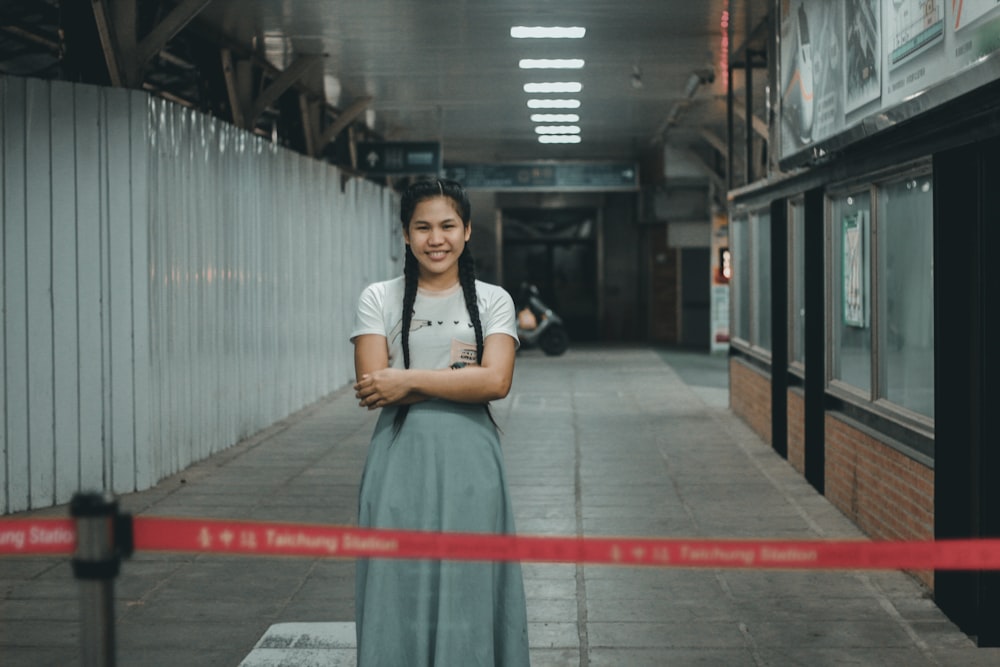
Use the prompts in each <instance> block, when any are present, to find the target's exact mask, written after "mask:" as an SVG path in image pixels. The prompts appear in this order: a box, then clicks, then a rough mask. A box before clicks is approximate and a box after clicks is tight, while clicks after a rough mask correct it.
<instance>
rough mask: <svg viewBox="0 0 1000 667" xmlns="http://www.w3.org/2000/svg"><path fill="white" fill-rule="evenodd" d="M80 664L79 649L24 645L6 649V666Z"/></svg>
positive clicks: (30, 666) (4, 654)
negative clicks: (26, 646)
mask: <svg viewBox="0 0 1000 667" xmlns="http://www.w3.org/2000/svg"><path fill="white" fill-rule="evenodd" d="M74 664H80V651H79V649H71V648H45V647H28V648H25V647H22V648H12V649H7V650H4V652H3V665H4V667H40V666H43V665H45V666H52V667H56V666H57V665H74Z"/></svg>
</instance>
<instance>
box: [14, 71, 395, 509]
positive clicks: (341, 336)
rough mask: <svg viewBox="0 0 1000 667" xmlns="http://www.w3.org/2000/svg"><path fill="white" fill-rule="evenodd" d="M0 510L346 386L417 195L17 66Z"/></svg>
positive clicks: (144, 482) (228, 434)
mask: <svg viewBox="0 0 1000 667" xmlns="http://www.w3.org/2000/svg"><path fill="white" fill-rule="evenodd" d="M0 142H2V151H0V154H2V156H3V160H2V161H0V202H2V204H0V206H2V208H0V213H2V216H3V236H2V251H0V261H2V269H0V280H2V285H0V306H2V309H3V325H2V327H0V354H2V360H3V375H2V378H0V379H2V381H0V405H2V406H3V412H2V422H0V484H2V485H3V488H2V492H0V513H9V512H14V511H18V510H23V509H28V508H36V507H45V506H48V505H52V504H58V503H62V502H66V501H67V500H68V499H69V498H70V496H71V495H72V493H73V492H75V491H77V490H80V489H84V490H95V489H96V490H105V489H106V490H110V491H113V492H115V493H125V492H129V491H133V490H139V489H144V488H148V487H149V486H151V485H153V484H155V483H156V482H157V481H158V480H160V479H162V478H163V477H165V476H166V475H169V474H171V473H174V472H177V471H178V470H181V469H183V468H184V467H186V466H187V465H189V464H190V463H192V462H194V461H197V460H199V459H202V458H204V457H206V456H208V455H210V454H212V453H214V452H218V451H220V450H222V449H224V448H226V447H228V446H230V445H232V444H234V443H236V442H237V441H239V440H240V439H242V438H244V437H246V436H248V435H251V434H252V433H254V432H256V431H259V430H260V429H262V428H265V427H266V426H268V425H269V424H272V423H273V422H275V421H277V420H279V419H281V418H283V417H285V416H287V415H288V414H290V413H292V412H294V411H295V410H298V409H300V408H302V407H304V406H306V405H308V404H309V403H311V402H313V401H315V400H317V399H319V398H321V397H322V396H324V395H326V394H328V393H330V392H331V391H333V390H335V389H338V388H340V387H342V386H344V385H345V384H347V383H348V382H349V380H350V378H351V376H352V375H353V362H352V351H351V347H350V344H349V343H348V341H347V335H348V333H349V329H350V326H351V318H352V316H353V310H354V304H355V300H356V298H357V295H358V293H359V292H360V291H361V289H362V287H363V286H364V285H365V284H367V283H368V282H370V281H372V280H379V279H383V278H386V277H388V276H390V275H393V273H394V272H396V271H397V270H398V269H399V266H398V256H399V254H400V253H399V246H400V244H401V241H400V239H399V236H398V231H397V224H396V222H395V220H396V210H397V208H396V207H397V204H396V201H395V199H394V197H393V196H392V195H391V193H390V192H388V191H387V190H385V189H383V188H380V187H379V186H377V185H375V184H373V183H370V182H367V181H362V180H358V179H351V180H348V181H347V182H346V183H345V184H343V185H342V177H341V174H340V172H339V171H338V170H337V169H336V168H334V167H332V166H330V165H327V164H325V163H322V162H318V161H316V160H311V159H308V158H306V157H304V156H302V155H299V154H297V153H293V152H290V151H287V150H284V149H281V148H279V147H275V146H273V145H271V144H270V143H269V142H266V141H264V140H262V139H261V138H259V137H256V136H253V135H251V134H248V133H246V132H244V131H242V130H239V129H237V128H235V127H233V126H230V125H227V124H225V123H222V122H219V121H218V120H217V119H214V118H210V117H207V116H203V115H201V114H198V113H196V112H193V111H191V110H188V109H184V108H182V107H178V106H176V105H172V104H169V103H167V102H164V101H162V100H158V99H154V98H151V97H149V96H147V95H146V94H145V93H142V92H137V91H126V90H120V89H110V88H97V87H94V86H85V85H76V84H69V83H65V82H49V81H39V80H32V79H19V78H11V77H0Z"/></svg>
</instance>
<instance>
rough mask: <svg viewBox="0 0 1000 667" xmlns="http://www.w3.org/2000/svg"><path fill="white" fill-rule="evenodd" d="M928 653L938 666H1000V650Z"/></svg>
mask: <svg viewBox="0 0 1000 667" xmlns="http://www.w3.org/2000/svg"><path fill="white" fill-rule="evenodd" d="M929 653H930V655H931V656H932V657H933V658H934V659H935V660H937V664H939V665H961V667H996V666H997V665H1000V648H971V649H932V650H931V651H929ZM900 664H902V663H900Z"/></svg>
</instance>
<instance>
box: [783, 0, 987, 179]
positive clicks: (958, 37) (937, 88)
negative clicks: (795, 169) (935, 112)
mask: <svg viewBox="0 0 1000 667" xmlns="http://www.w3.org/2000/svg"><path fill="white" fill-rule="evenodd" d="M780 6H781V17H780V20H781V48H780V55H779V81H780V82H781V89H780V91H781V96H780V100H779V108H780V113H779V118H780V125H779V135H780V148H781V151H780V154H781V163H782V166H783V167H788V166H796V165H800V164H804V163H806V162H808V161H809V160H810V159H812V158H813V157H814V156H817V155H822V154H823V153H824V152H826V151H829V150H834V149H837V148H840V147H842V146H845V145H848V144H850V143H852V142H854V141H857V140H859V139H861V138H864V137H866V136H869V135H870V134H872V133H874V132H878V131H880V130H882V129H884V128H886V127H889V126H891V125H894V124H896V123H897V122H900V121H902V120H906V119H907V118H910V117H913V116H915V115H917V114H920V113H922V112H924V111H927V110H928V109H930V108H933V107H935V106H937V105H939V104H941V103H943V102H946V101H948V100H950V99H953V98H955V97H957V96H959V95H962V94H964V93H967V92H969V91H971V90H973V89H975V88H978V87H980V86H982V85H984V84H986V83H989V82H990V81H993V80H995V79H996V78H997V76H998V74H1000V3H998V2H997V0H962V1H961V2H958V1H956V0H951V1H948V0H783V1H782V2H781V3H780ZM991 54H992V55H991Z"/></svg>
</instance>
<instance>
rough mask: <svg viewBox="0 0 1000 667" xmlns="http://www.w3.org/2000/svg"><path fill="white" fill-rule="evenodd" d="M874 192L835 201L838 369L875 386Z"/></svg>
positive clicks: (839, 376) (861, 385) (855, 381)
mask: <svg viewBox="0 0 1000 667" xmlns="http://www.w3.org/2000/svg"><path fill="white" fill-rule="evenodd" d="M870 224H871V194H870V192H869V191H868V190H867V189H866V190H861V191H858V192H854V193H851V194H849V195H843V196H838V197H834V198H833V199H832V200H831V206H830V247H831V250H832V256H831V264H830V265H831V268H832V273H833V280H832V281H831V288H832V289H831V301H830V303H831V304H832V313H831V320H830V321H831V325H832V326H831V332H832V336H833V340H832V349H833V359H832V362H833V363H832V374H833V378H834V379H835V380H840V381H842V382H844V383H846V384H849V385H851V386H853V387H855V388H857V389H860V390H862V391H864V392H867V393H869V394H870V392H871V375H872V372H871V368H872V367H871V359H872V335H871V327H872V324H871V312H870V311H871V305H872V304H871V267H870V257H871V248H870V247H869V246H870V245H871V238H870V236H869V230H870V227H869V225H870Z"/></svg>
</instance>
